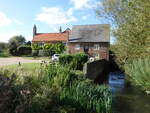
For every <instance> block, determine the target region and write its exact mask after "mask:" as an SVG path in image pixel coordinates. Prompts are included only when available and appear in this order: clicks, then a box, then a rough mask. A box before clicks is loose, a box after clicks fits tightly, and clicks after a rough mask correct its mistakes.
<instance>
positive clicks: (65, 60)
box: [59, 53, 88, 70]
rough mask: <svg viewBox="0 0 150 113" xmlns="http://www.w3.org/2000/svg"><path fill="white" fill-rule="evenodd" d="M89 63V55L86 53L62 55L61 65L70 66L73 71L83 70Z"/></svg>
mask: <svg viewBox="0 0 150 113" xmlns="http://www.w3.org/2000/svg"><path fill="white" fill-rule="evenodd" d="M87 61H88V55H86V54H84V53H78V54H74V55H61V56H60V58H59V63H60V64H61V65H70V67H71V68H72V69H75V70H82V69H83V66H84V64H85V63H86V62H87Z"/></svg>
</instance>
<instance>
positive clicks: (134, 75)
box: [125, 57, 150, 91]
mask: <svg viewBox="0 0 150 113" xmlns="http://www.w3.org/2000/svg"><path fill="white" fill-rule="evenodd" d="M125 71H126V73H127V75H128V76H129V77H130V78H131V81H132V82H134V83H135V84H136V85H139V86H140V87H142V89H143V90H145V91H150V58H149V57H148V58H144V59H138V60H134V61H133V62H132V63H131V64H126V65H125Z"/></svg>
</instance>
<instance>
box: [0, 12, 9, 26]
mask: <svg viewBox="0 0 150 113" xmlns="http://www.w3.org/2000/svg"><path fill="white" fill-rule="evenodd" d="M11 23H12V20H11V19H10V18H8V17H7V16H6V14H4V13H3V12H0V26H5V25H9V24H11Z"/></svg>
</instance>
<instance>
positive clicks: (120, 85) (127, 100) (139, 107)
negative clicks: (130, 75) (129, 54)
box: [109, 72, 150, 113]
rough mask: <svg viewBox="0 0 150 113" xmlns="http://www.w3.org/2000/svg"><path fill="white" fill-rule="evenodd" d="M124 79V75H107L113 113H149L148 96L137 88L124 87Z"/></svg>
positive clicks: (116, 73)
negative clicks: (111, 95)
mask: <svg viewBox="0 0 150 113" xmlns="http://www.w3.org/2000/svg"><path fill="white" fill-rule="evenodd" d="M124 78H125V76H124V74H123V73H119V72H113V73H110V75H109V87H110V89H111V91H112V94H113V109H114V113H150V96H147V95H145V94H144V93H143V92H142V91H140V90H139V88H137V87H126V86H125V79H124Z"/></svg>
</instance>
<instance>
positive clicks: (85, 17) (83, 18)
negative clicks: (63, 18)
mask: <svg viewBox="0 0 150 113" xmlns="http://www.w3.org/2000/svg"><path fill="white" fill-rule="evenodd" d="M89 17H90V14H88V15H85V16H82V17H81V19H82V20H86V19H88V18H89Z"/></svg>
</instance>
